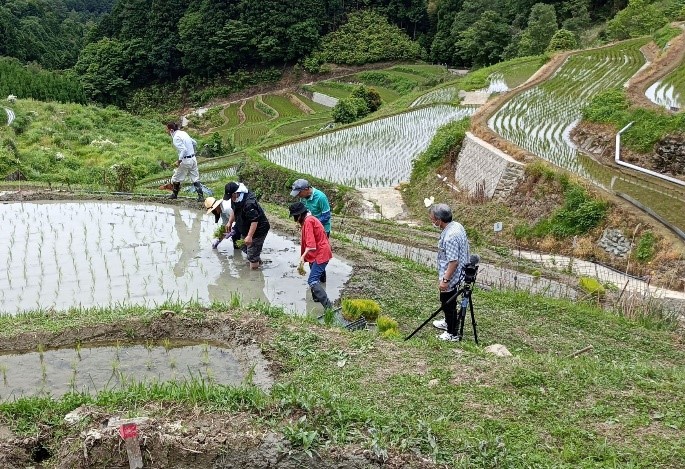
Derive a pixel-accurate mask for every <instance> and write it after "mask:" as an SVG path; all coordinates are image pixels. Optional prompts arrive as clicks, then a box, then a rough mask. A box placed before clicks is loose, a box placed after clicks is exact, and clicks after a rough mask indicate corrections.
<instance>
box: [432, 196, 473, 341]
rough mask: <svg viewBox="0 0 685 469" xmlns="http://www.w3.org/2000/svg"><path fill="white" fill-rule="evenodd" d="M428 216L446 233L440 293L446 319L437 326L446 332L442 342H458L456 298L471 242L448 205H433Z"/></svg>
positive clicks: (440, 247) (442, 244)
mask: <svg viewBox="0 0 685 469" xmlns="http://www.w3.org/2000/svg"><path fill="white" fill-rule="evenodd" d="M428 216H429V217H430V220H431V222H432V223H433V226H435V227H436V228H438V229H440V230H441V231H442V233H441V234H440V240H439V241H438V278H439V280H438V289H439V291H440V303H441V304H442V309H443V311H444V312H445V319H444V320H443V319H441V320H439V321H433V326H435V327H436V328H438V329H442V330H443V331H444V332H443V333H442V334H440V335H438V339H440V340H447V341H450V342H457V341H459V336H458V335H457V299H456V297H455V298H453V296H455V295H454V294H455V293H456V292H457V289H458V288H459V278H460V274H461V269H462V267H463V266H464V265H466V264H467V263H468V262H469V240H468V239H467V238H466V231H465V230H464V227H463V226H461V224H459V223H457V222H456V221H452V209H451V208H450V207H449V206H448V205H447V204H436V205H431V207H430V208H429V209H428ZM448 300H451V301H448Z"/></svg>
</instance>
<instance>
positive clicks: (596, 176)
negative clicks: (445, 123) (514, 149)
mask: <svg viewBox="0 0 685 469" xmlns="http://www.w3.org/2000/svg"><path fill="white" fill-rule="evenodd" d="M644 43H645V40H644V39H636V40H631V41H625V42H622V43H620V44H617V45H615V46H613V47H608V48H603V49H596V50H592V51H587V52H583V53H579V54H575V55H572V56H570V57H569V58H568V59H567V61H566V62H565V63H564V64H563V65H562V66H561V67H560V68H559V69H558V70H557V72H556V73H555V75H554V76H553V77H552V78H550V79H549V80H547V81H545V82H544V83H542V84H540V85H538V86H535V87H533V88H530V89H528V90H526V91H524V92H522V93H520V94H518V95H516V96H515V97H514V98H512V99H511V100H510V101H508V102H507V103H506V104H505V105H504V106H502V107H501V108H500V109H499V110H498V111H497V112H496V113H495V114H494V115H493V116H492V117H491V118H490V120H489V122H488V125H489V126H490V128H491V129H493V130H494V131H495V132H497V133H498V134H499V135H501V136H502V137H504V138H505V139H507V140H510V141H512V142H514V143H515V144H516V145H518V146H519V147H521V148H524V149H526V150H528V151H530V152H531V153H533V154H535V155H537V156H539V157H541V158H543V159H545V160H547V161H550V162H551V163H554V164H556V165H558V166H560V167H562V168H564V169H567V170H570V171H572V172H574V173H577V174H579V175H581V176H583V177H584V178H587V179H589V180H590V181H592V182H594V183H596V184H598V185H600V186H602V187H605V188H608V189H612V190H614V191H617V192H620V193H622V194H626V195H627V196H629V197H631V198H633V199H634V200H636V201H638V202H639V203H641V204H642V205H644V206H646V207H648V208H650V209H651V210H653V211H654V212H656V213H657V214H658V215H659V216H661V217H662V218H663V219H665V220H666V221H668V222H670V223H671V224H673V225H674V226H676V227H677V228H680V229H681V230H683V229H685V197H683V195H682V194H681V191H680V190H678V189H675V188H671V187H666V186H664V185H662V184H661V183H659V182H656V181H651V180H648V179H644V178H637V177H635V176H632V175H629V174H626V173H623V172H620V171H617V170H614V169H612V168H608V167H605V166H602V165H600V164H598V163H595V162H594V161H593V160H591V159H589V158H585V157H582V156H581V154H580V153H579V152H578V151H577V149H576V146H575V145H574V144H573V142H572V141H571V140H570V138H569V135H570V133H571V130H572V129H573V127H574V126H575V125H576V124H577V123H578V122H579V121H580V119H581V115H582V114H581V112H582V109H583V107H584V106H585V105H586V104H587V103H588V102H589V101H590V99H591V98H592V97H593V96H595V95H596V94H597V93H599V92H601V91H604V90H606V89H609V88H617V87H621V86H622V85H623V84H624V83H625V82H626V81H627V80H628V79H629V78H630V77H631V76H632V75H634V74H635V72H637V71H638V70H639V69H640V67H641V66H642V65H643V63H644V57H643V55H642V54H641V52H640V51H639V48H640V47H641V46H642V45H643V44H644Z"/></svg>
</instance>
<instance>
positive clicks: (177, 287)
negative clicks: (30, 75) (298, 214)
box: [0, 202, 352, 314]
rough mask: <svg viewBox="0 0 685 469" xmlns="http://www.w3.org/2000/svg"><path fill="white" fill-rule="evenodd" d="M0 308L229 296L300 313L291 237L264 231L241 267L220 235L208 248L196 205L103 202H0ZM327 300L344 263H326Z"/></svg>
mask: <svg viewBox="0 0 685 469" xmlns="http://www.w3.org/2000/svg"><path fill="white" fill-rule="evenodd" d="M0 226H2V230H0V313H4V314H17V313H20V312H22V311H28V310H36V309H50V308H53V309H55V310H65V309H68V308H71V307H78V306H82V307H91V306H115V305H122V304H142V305H148V306H155V305H159V304H162V303H164V302H165V301H168V300H169V301H182V302H186V301H190V300H196V301H199V302H202V303H206V304H208V303H210V302H212V301H220V302H228V301H231V299H232V298H233V297H234V296H235V295H239V296H240V298H241V300H242V301H243V302H244V303H249V302H253V301H256V300H259V301H263V302H267V303H270V304H272V305H277V306H282V307H283V308H284V309H285V310H286V311H289V312H294V313H297V314H307V313H308V312H310V311H312V310H315V311H314V314H318V313H320V312H319V310H320V309H321V306H320V305H318V303H314V302H313V301H312V300H311V294H310V293H309V288H308V287H307V282H306V277H301V276H299V275H298V274H297V272H296V268H297V263H298V259H299V240H297V244H296V242H293V241H292V240H291V239H289V238H286V237H285V236H283V235H280V234H278V233H275V232H274V231H271V232H270V233H269V235H268V236H267V238H266V242H265V245H264V250H263V252H262V259H263V260H264V261H265V265H264V268H263V269H261V270H258V271H253V270H250V269H249V265H248V264H247V262H246V258H245V256H244V254H243V253H242V252H240V251H239V250H234V249H233V246H232V245H231V243H230V242H224V243H222V244H220V245H219V248H218V249H212V247H211V244H210V243H211V240H212V237H213V236H212V235H213V232H214V230H215V229H216V227H217V225H216V224H215V223H214V217H213V216H209V215H205V212H204V211H200V210H188V209H182V208H178V207H171V206H162V205H154V204H142V205H141V204H133V203H130V204H129V203H108V202H67V203H64V202H59V203H52V202H46V203H9V204H3V205H0ZM327 272H328V283H327V285H326V289H327V292H328V294H329V297H330V298H331V300H332V301H333V300H335V299H337V298H338V297H339V294H340V289H341V288H342V286H343V285H344V283H345V282H346V281H347V279H348V278H349V276H350V274H351V272H352V267H351V266H350V265H349V264H347V263H346V262H345V261H344V260H342V259H340V258H334V259H333V260H332V261H331V262H330V263H329V265H328V269H327Z"/></svg>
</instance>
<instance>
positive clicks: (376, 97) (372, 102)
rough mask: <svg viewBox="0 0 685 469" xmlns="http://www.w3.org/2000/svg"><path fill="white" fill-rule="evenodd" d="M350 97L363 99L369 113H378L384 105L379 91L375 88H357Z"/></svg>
mask: <svg viewBox="0 0 685 469" xmlns="http://www.w3.org/2000/svg"><path fill="white" fill-rule="evenodd" d="M350 97H352V98H361V99H363V100H364V102H365V103H366V108H367V110H368V112H369V113H372V112H376V111H377V110H378V108H380V107H381V104H382V103H383V100H382V99H381V95H380V94H379V93H378V91H376V90H375V89H373V88H367V87H366V86H358V87H357V88H355V89H354V91H353V92H352V94H351V95H350Z"/></svg>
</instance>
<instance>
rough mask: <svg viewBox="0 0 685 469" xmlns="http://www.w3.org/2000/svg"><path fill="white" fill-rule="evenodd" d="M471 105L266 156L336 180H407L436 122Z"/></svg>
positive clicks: (384, 183) (463, 113)
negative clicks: (413, 163)
mask: <svg viewBox="0 0 685 469" xmlns="http://www.w3.org/2000/svg"><path fill="white" fill-rule="evenodd" d="M474 110H475V108H472V107H455V106H448V105H440V106H431V107H426V108H422V109H418V110H414V111H410V112H406V113H403V114H398V115H395V116H391V117H386V118H384V119H378V120H375V121H372V122H369V123H366V124H362V125H357V126H354V127H349V128H345V129H342V130H339V131H336V132H331V133H327V134H324V135H320V136H318V137H314V138H310V139H308V140H303V141H300V142H297V143H293V144H290V145H284V146H282V147H278V148H274V149H272V150H269V151H267V152H266V153H265V156H266V157H267V158H268V159H269V160H270V161H272V162H274V163H276V164H278V165H281V166H284V167H286V168H288V169H292V170H294V171H297V172H300V173H305V174H312V175H314V176H316V177H319V178H321V179H325V180H327V181H331V182H336V183H338V184H345V185H348V186H353V187H358V188H359V187H392V186H394V185H396V184H398V183H399V182H401V181H408V180H409V175H410V173H411V169H412V162H413V161H414V159H415V158H416V157H417V156H418V155H419V154H420V153H421V152H423V151H424V150H425V149H426V148H428V145H429V144H430V142H431V140H432V139H433V136H434V135H435V133H436V132H437V130H438V128H439V127H441V126H442V125H445V124H447V123H449V122H453V121H456V120H460V119H463V118H465V117H468V116H470V115H471V114H473V112H474ZM360 168H363V170H361V171H360Z"/></svg>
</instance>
